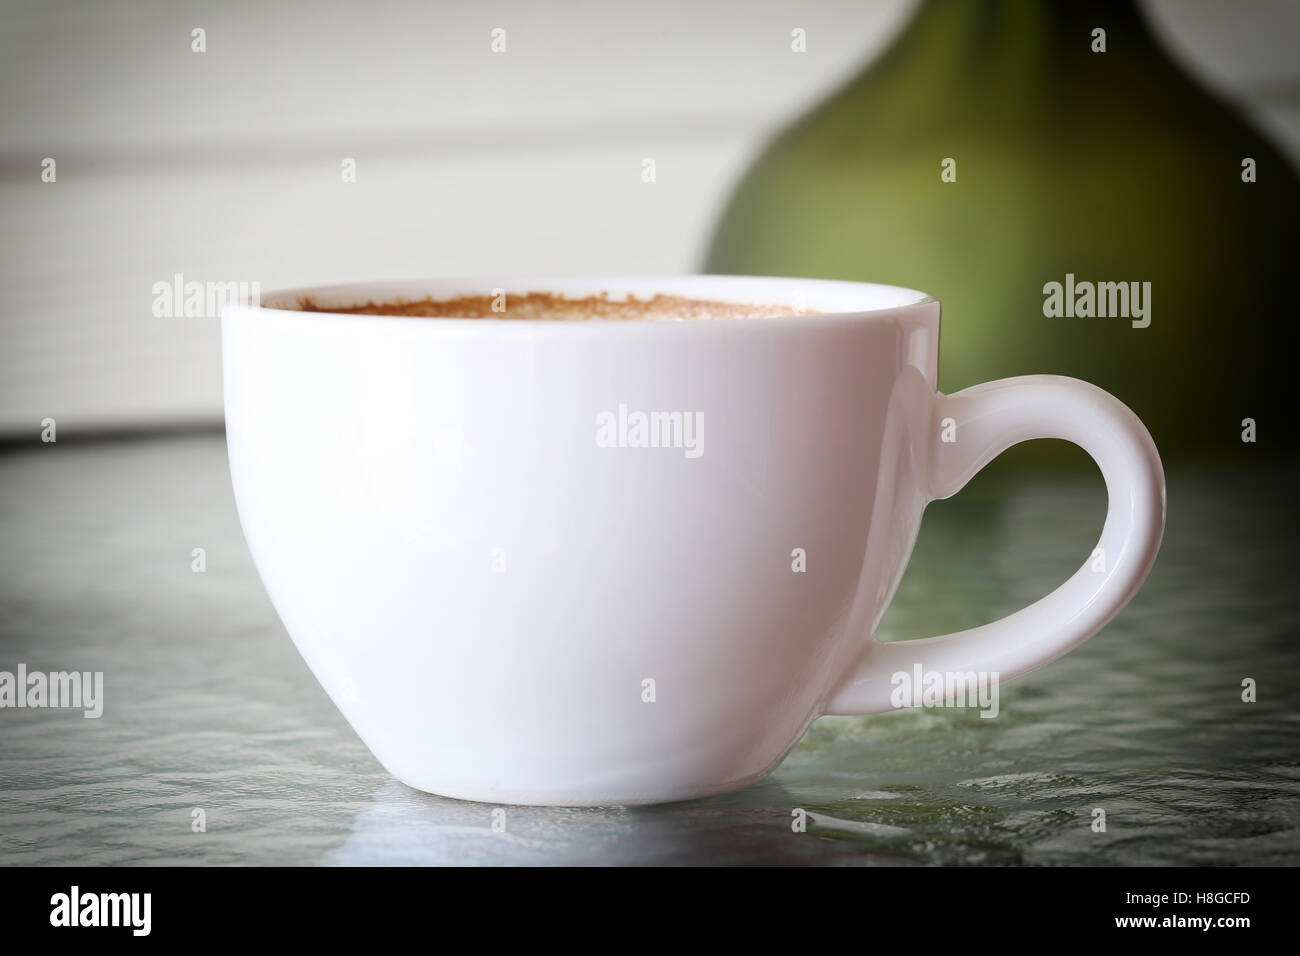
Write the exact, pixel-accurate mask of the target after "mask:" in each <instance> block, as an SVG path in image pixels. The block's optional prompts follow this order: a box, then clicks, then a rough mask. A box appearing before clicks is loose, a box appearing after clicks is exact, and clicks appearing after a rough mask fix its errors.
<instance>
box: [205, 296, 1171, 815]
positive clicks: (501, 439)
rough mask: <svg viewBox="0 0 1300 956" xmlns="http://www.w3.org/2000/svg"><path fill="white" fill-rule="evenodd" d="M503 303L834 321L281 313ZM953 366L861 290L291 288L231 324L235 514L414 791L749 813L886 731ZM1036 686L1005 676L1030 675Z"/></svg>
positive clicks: (300, 639) (274, 590) (910, 324)
mask: <svg viewBox="0 0 1300 956" xmlns="http://www.w3.org/2000/svg"><path fill="white" fill-rule="evenodd" d="M498 288H504V289H505V290H507V293H506V294H507V303H508V298H509V294H510V290H518V291H519V292H525V291H533V290H542V291H550V292H559V293H564V294H568V295H581V294H585V293H589V292H597V291H610V292H612V293H613V294H615V295H622V294H628V293H630V294H635V295H638V296H642V297H644V296H648V295H649V294H653V293H655V292H663V293H669V294H675V295H683V296H691V297H697V298H705V299H716V300H729V301H738V302H751V303H762V304H767V303H785V302H797V303H799V304H801V305H803V306H805V307H807V308H809V309H813V310H818V311H820V312H826V313H833V314H825V315H809V314H804V315H794V316H788V317H782V318H762V319H736V320H732V319H720V320H689V321H621V322H620V321H604V322H600V321H554V320H551V321H527V320H512V319H422V318H392V317H374V316H349V315H336V314H318V313H303V312H297V311H292V310H290V309H287V308H276V306H277V305H288V304H291V303H292V302H294V301H295V300H296V297H297V296H298V295H301V294H306V293H310V294H311V295H312V296H313V297H314V298H315V300H316V302H317V304H318V305H319V306H322V307H329V306H330V305H338V306H342V305H351V304H355V303H358V302H364V301H367V300H370V299H373V300H375V301H382V300H386V299H389V300H391V299H393V298H399V297H401V298H422V297H423V296H425V295H427V294H432V295H433V296H435V297H438V298H445V297H452V296H455V295H460V294H466V293H490V292H491V291H492V290H493V289H498ZM938 341H939V304H938V302H936V301H935V300H933V299H931V298H929V297H927V296H925V295H923V294H921V293H917V292H912V291H909V290H903V289H896V288H892V287H886V286H873V285H865V284H859V283H840V282H823V281H813V280H787V279H761V278H731V277H708V276H698V277H678V278H655V279H628V280H615V279H593V280H553V279H485V280H479V281H469V280H464V281H461V280H428V281H422V282H412V283H387V284H371V285H365V286H340V287H330V288H323V289H314V290H295V291H292V292H289V293H283V294H280V295H279V296H272V297H269V298H265V299H264V302H263V306H262V307H259V308H243V307H232V308H230V309H228V310H227V312H226V314H225V315H224V317H223V351H224V385H225V405H226V428H227V438H228V444H229V454H230V466H231V474H232V479H233V484H234V490H235V496H236V501H237V504H238V509H239V515H240V520H241V522H242V524H243V528H244V532H245V536H246V538H247V541H248V545H249V548H250V550H251V553H252V556H253V559H254V562H255V564H256V566H257V569H258V572H259V574H260V575H261V578H262V580H263V582H264V584H265V586H266V589H267V591H268V593H269V595H270V597H271V600H272V602H273V604H274V606H275V608H276V610H277V612H278V613H279V615H280V617H281V618H282V620H283V622H284V625H285V627H286V629H287V630H288V632H289V634H290V636H291V637H292V639H293V640H294V642H295V644H296V645H297V647H298V649H299V650H300V651H301V653H302V655H303V657H304V658H305V659H306V661H307V663H308V665H309V666H310V668H311V670H312V671H313V673H314V674H315V675H316V677H317V678H318V679H319V681H320V682H321V684H322V685H323V687H324V688H325V690H326V691H327V693H328V694H329V695H330V697H331V698H332V699H333V700H334V702H335V703H336V704H337V706H338V707H339V709H340V710H341V711H342V713H343V714H344V715H345V716H346V718H347V720H348V721H349V722H350V723H351V725H352V727H353V728H354V729H355V730H356V732H357V734H358V735H359V736H360V737H361V739H362V740H363V741H364V742H365V744H366V745H367V746H368V747H369V748H370V749H371V751H372V752H373V753H374V754H375V756H376V757H377V758H378V760H379V761H380V762H381V763H382V764H383V765H384V767H385V768H387V769H388V770H389V771H390V772H391V773H392V774H393V775H395V776H396V777H398V778H399V779H400V780H402V781H404V782H405V783H407V784H409V785H411V786H413V787H417V788H419V789H421V790H426V791H431V792H435V793H439V794H444V795H447V796H452V797H461V798H467V799H474V800H482V801H490V802H495V803H524V804H567V805H590V804H633V803H649V802H661V801H669V800H680V799H687V798H692V797H700V796H706V795H709V794H713V793H719V792H723V791H727V790H731V789H735V788H738V787H741V786H744V785H746V784H748V783H751V782H753V781H756V780H758V779H760V778H762V777H763V776H765V775H766V774H768V773H769V772H770V771H771V770H772V769H773V768H774V767H775V766H776V765H777V764H778V763H779V762H780V761H781V759H782V758H783V757H784V756H785V754H786V753H787V752H788V751H789V750H790V748H791V747H792V746H793V745H794V744H795V743H796V742H797V741H798V739H799V737H800V735H801V734H802V733H803V731H804V730H805V729H806V728H807V726H808V725H809V723H810V722H811V721H813V720H814V719H815V718H816V717H818V716H819V715H821V714H823V713H828V712H846V711H848V712H865V711H870V710H879V709H882V707H881V706H880V703H881V701H880V687H881V685H880V680H881V679H882V678H881V672H880V669H879V667H876V666H875V665H872V664H871V659H872V657H873V654H874V653H875V650H876V649H880V648H888V647H892V646H893V645H879V644H875V642H874V641H873V639H872V634H873V631H874V628H875V626H876V623H877V622H878V621H879V619H880V617H881V615H882V614H883V613H884V610H885V608H886V607H887V605H888V603H889V600H890V598H891V596H892V595H893V593H894V590H895V588H896V586H897V584H898V581H899V578H900V577H901V575H902V573H903V570H904V566H905V564H906V561H907V557H908V555H909V553H910V550H911V548H912V545H913V542H914V540H915V537H916V532H917V528H918V524H919V522H920V519H921V515H922V511H923V510H924V507H925V505H926V503H927V502H928V501H930V500H931V499H932V498H934V497H937V496H940V495H942V494H945V493H951V491H952V490H955V487H959V486H960V483H961V482H962V481H964V480H965V478H964V477H962V476H961V475H959V474H958V472H959V471H960V470H961V468H962V467H964V464H963V463H962V462H956V461H951V462H947V463H946V464H945V460H944V454H945V450H944V449H943V448H942V446H941V444H939V443H938V438H937V432H936V427H937V426H938V424H939V421H940V412H942V411H944V410H945V409H944V408H941V407H940V405H941V403H942V402H943V401H944V400H945V399H946V397H945V396H941V395H940V394H939V393H938V392H937V388H936V386H937V383H936V369H937V364H938ZM1112 401H1113V400H1112ZM638 416H645V417H644V418H640V417H638ZM980 417H982V416H980ZM643 423H644V424H646V426H647V427H648V429H649V430H648V432H647V430H646V429H645V428H642V427H641V425H642V424H643ZM972 427H975V428H976V429H978V425H973V426H972ZM1138 428H1139V429H1140V425H1139V426H1138ZM1143 434H1145V433H1144V432H1143ZM1026 437H1032V436H1026ZM1065 437H1070V436H1065ZM997 441H1001V439H1000V438H997V439H996V440H995V439H992V438H989V437H988V436H985V444H989V443H990V442H992V443H994V444H996V443H997ZM1148 442H1149V439H1148ZM1005 443H1009V442H1005ZM655 445H658V446H659V447H655ZM993 453H996V451H994V452H993ZM1151 453H1152V455H1154V449H1152V450H1151ZM988 457H991V455H989V456H988ZM1099 460H1100V459H1099ZM972 461H973V459H972ZM1156 461H1157V469H1158V459H1157V460H1156ZM966 464H970V463H966ZM980 464H982V462H975V463H974V464H973V465H972V466H971V467H970V469H969V470H970V471H972V472H973V470H975V468H977V467H978V466H979V465H980ZM967 477H968V476H967ZM946 485H952V486H954V487H952V488H946V487H945V486H946ZM1114 493H1115V492H1114V490H1113V489H1112V496H1113V495H1114ZM1160 493H1161V501H1160V509H1161V517H1162V516H1163V497H1162V496H1163V486H1161V492H1160ZM1146 505H1151V506H1154V502H1153V501H1152V502H1146V503H1145V504H1144V506H1146ZM1120 530H1121V531H1123V530H1124V529H1120ZM1158 538H1159V533H1158V530H1157V531H1156V532H1155V540H1156V541H1157V542H1158ZM1083 544H1084V543H1083V542H1081V543H1080V545H1081V546H1082V545H1083ZM1139 544H1141V542H1139ZM1148 545H1150V547H1148V550H1150V556H1152V557H1153V556H1154V546H1153V545H1151V544H1150V542H1148ZM1138 550H1141V549H1140V548H1139V549H1138ZM1130 554H1131V555H1132V554H1133V552H1130ZM1139 557H1140V555H1139ZM1144 560H1145V564H1146V566H1147V567H1149V563H1150V561H1149V558H1146V559H1144ZM1141 575H1145V567H1144V568H1142V569H1141ZM1076 577H1077V576H1076ZM1138 580H1139V581H1140V575H1139V577H1138ZM1130 583H1131V582H1130ZM1090 585H1097V586H1098V587H1100V584H1099V583H1098V582H1090ZM1135 588H1136V584H1131V588H1130V590H1129V594H1125V595H1120V596H1117V597H1116V598H1115V600H1114V601H1113V602H1112V603H1115V604H1116V607H1115V610H1117V609H1118V606H1119V605H1121V604H1122V603H1123V601H1124V600H1127V597H1128V596H1130V595H1131V590H1132V589H1135ZM1121 590H1123V589H1122V588H1121ZM1076 597H1077V599H1078V600H1082V599H1083V596H1082V595H1078V596H1076ZM1111 613H1113V611H1112V612H1111ZM1101 623H1104V621H1101V622H1100V623H1097V624H1096V626H1097V627H1100V626H1101ZM1094 629H1095V628H1094ZM1089 633H1090V632H1089ZM1083 636H1084V637H1086V636H1087V635H1086V634H1085V635H1083ZM1081 639H1082V638H1077V639H1076V640H1075V641H1074V642H1075V643H1077V640H1081ZM942 640H944V639H939V641H942ZM972 640H974V639H972ZM907 643H908V644H917V645H920V644H924V643H926V642H907ZM976 643H977V641H976ZM1022 643H1023V642H1022ZM1068 643H1069V641H1068V640H1065V639H1062V640H1059V641H1058V642H1057V644H1056V645H1055V646H1054V647H1053V648H1050V649H1048V648H1044V649H1043V650H1042V651H1041V652H1040V653H1039V655H1038V657H1040V658H1042V659H1048V658H1050V656H1055V654H1056V653H1061V652H1063V650H1064V649H1068V647H1066V646H1065V645H1066V644H1068ZM1004 644H1005V641H1004V642H1003V643H1002V644H999V646H1004ZM971 646H973V645H971V644H962V651H963V653H965V652H966V651H967V650H968V649H969V647H971ZM938 650H939V648H935V651H936V653H937V652H938ZM1049 651H1050V653H1049ZM1031 658H1032V655H1030V656H1029V657H1026V656H1025V655H1024V654H1023V653H1022V654H1021V655H1020V657H1019V658H1018V659H1017V660H1016V661H1007V662H1004V663H1006V664H1007V665H1008V666H1009V667H1010V669H1011V670H1012V671H1015V670H1016V669H1017V667H1019V669H1020V670H1024V669H1028V668H1029V667H1031V666H1037V664H1038V663H1041V662H1042V660H1035V659H1031ZM954 660H955V658H954ZM936 661H937V659H936ZM939 663H942V662H939ZM1022 665H1023V666H1022ZM1007 676H1012V675H1010V674H1008V675H1007Z"/></svg>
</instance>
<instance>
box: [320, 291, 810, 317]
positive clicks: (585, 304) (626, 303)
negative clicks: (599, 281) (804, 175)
mask: <svg viewBox="0 0 1300 956" xmlns="http://www.w3.org/2000/svg"><path fill="white" fill-rule="evenodd" d="M499 303H500V299H499V298H498V297H496V296H491V295H462V296H456V297H454V298H450V299H435V298H433V297H432V296H427V297H425V298H423V299H416V300H413V301H412V300H404V299H395V300H392V301H389V302H382V303H376V302H374V301H373V300H371V301H368V302H366V303H365V304H364V305H350V306H321V305H318V304H317V303H316V302H315V300H314V299H312V298H309V297H308V298H301V299H299V300H298V308H299V309H300V310H302V311H304V312H337V313H343V314H345V315H394V316H412V317H415V318H448V319H453V318H454V319H553V320H568V321H575V320H577V321H581V320H588V321H591V320H597V321H603V320H610V319H613V320H632V319H641V320H666V319H757V318H770V317H773V316H780V315H805V314H813V312H814V310H812V309H806V308H802V307H798V306H792V305H751V304H748V303H740V302H718V301H715V300H710V299H692V298H687V297H684V296H676V295H662V294H658V293H656V294H655V295H652V296H651V297H649V298H647V299H638V298H636V297H635V296H628V297H626V298H622V299H616V298H610V296H609V293H606V292H602V293H599V294H597V295H589V296H581V297H576V298H569V297H566V296H563V295H557V294H555V293H552V292H527V293H521V294H514V295H511V294H507V295H506V296H505V310H504V311H501V310H500V304H499ZM494 304H497V309H495V310H494V309H493V305H494Z"/></svg>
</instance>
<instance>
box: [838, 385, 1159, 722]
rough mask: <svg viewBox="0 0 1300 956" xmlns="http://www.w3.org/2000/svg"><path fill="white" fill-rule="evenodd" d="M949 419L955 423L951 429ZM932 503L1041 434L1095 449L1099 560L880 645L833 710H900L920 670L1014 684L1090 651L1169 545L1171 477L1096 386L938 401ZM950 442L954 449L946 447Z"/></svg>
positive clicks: (983, 390) (1137, 429)
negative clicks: (968, 616) (899, 693)
mask: <svg viewBox="0 0 1300 956" xmlns="http://www.w3.org/2000/svg"><path fill="white" fill-rule="evenodd" d="M946 419H951V420H952V421H951V422H947V421H945V420H946ZM931 424H932V429H931V438H930V454H929V455H928V456H927V457H922V456H918V459H919V460H921V461H926V460H928V461H929V467H928V468H925V467H923V469H922V478H923V480H924V477H925V475H927V474H928V476H929V487H928V489H926V491H927V494H928V497H929V500H931V501H933V500H935V499H937V498H948V497H951V496H952V495H954V494H956V493H957V492H958V491H960V490H961V488H962V487H963V486H964V485H965V484H966V482H968V481H970V479H971V478H972V477H973V476H974V475H975V473H976V472H978V471H979V470H980V469H981V468H983V467H984V466H985V465H987V464H988V463H989V462H990V461H992V460H993V459H994V458H995V457H997V456H998V455H1000V454H1001V453H1002V452H1003V451H1005V450H1006V449H1008V448H1010V447H1011V446H1012V445H1015V444H1017V443H1019V442H1022V441H1027V440H1029V439H1031V438H1063V439H1065V440H1066V441H1071V442H1074V443H1075V444H1076V445H1078V446H1080V447H1081V448H1083V450H1084V451H1086V452H1088V454H1090V455H1091V456H1092V457H1093V459H1094V460H1095V461H1096V462H1097V464H1098V466H1099V467H1100V468H1101V473H1102V477H1103V478H1105V480H1106V492H1107V495H1108V498H1109V503H1108V506H1107V511H1106V523H1105V525H1104V526H1103V527H1102V532H1101V540H1100V541H1099V542H1098V544H1097V547H1098V549H1100V550H1099V551H1094V552H1093V554H1092V557H1091V558H1090V559H1089V560H1088V561H1087V562H1085V563H1084V565H1083V567H1082V568H1080V569H1079V570H1078V571H1076V572H1075V573H1074V576H1073V577H1071V578H1070V579H1069V580H1067V581H1066V582H1065V583H1064V584H1062V585H1061V586H1060V587H1058V588H1057V589H1056V590H1055V591H1053V592H1052V593H1051V594H1049V595H1047V596H1046V597H1044V598H1042V599H1040V600H1038V601H1036V602H1035V603H1033V604H1031V605H1029V606H1028V607H1026V608H1024V609H1022V610H1020V611H1017V612H1016V613H1014V614H1012V615H1010V616H1008V617H1004V618H1002V619H1001V620H999V621H994V622H993V623H991V624H985V625H982V626H980V627H973V628H971V629H970V630H966V631H957V632H955V633H953V634H945V635H943V636H942V637H931V638H925V639H922V640H910V641H893V642H889V643H882V642H879V641H872V643H871V646H870V647H869V648H868V649H867V651H866V652H864V654H863V655H862V656H861V657H860V658H859V659H858V661H857V663H856V665H855V669H854V670H853V672H852V673H850V675H849V676H848V677H846V678H845V679H844V680H843V681H842V682H841V683H840V684H839V685H838V686H837V687H836V688H835V689H834V690H833V692H832V693H831V694H830V695H829V697H828V699H827V701H826V703H825V705H824V706H823V708H822V712H823V713H824V714H830V715H835V714H838V715H845V714H870V713H877V712H879V711H885V710H891V709H893V705H892V704H891V702H890V694H891V691H893V690H894V686H895V685H894V684H893V683H892V681H891V678H892V677H893V675H894V674H896V673H898V672H900V671H906V672H907V673H909V674H912V673H914V671H915V668H916V666H917V665H918V664H919V665H920V666H921V670H922V672H923V673H931V672H938V673H941V674H945V673H968V672H971V671H985V672H996V673H997V674H998V675H999V677H998V679H999V680H1010V679H1011V678H1013V677H1017V676H1019V675H1020V674H1024V673H1027V672H1028V671H1031V670H1033V669H1034V668H1036V667H1040V666H1041V665H1043V664H1046V663H1047V662H1048V661H1051V660H1054V659H1056V658H1057V657H1060V656H1061V655H1062V654H1064V653H1066V652H1067V651H1069V650H1071V649H1073V648H1074V647H1077V646H1078V645H1079V644H1082V643H1083V642H1084V641H1086V640H1087V639H1088V638H1089V637H1091V636H1092V635H1093V634H1095V633H1097V631H1099V630H1101V628H1102V627H1104V626H1105V625H1106V623H1107V622H1108V621H1109V620H1110V619H1111V618H1112V617H1114V616H1115V615H1116V614H1117V613H1119V611H1120V609H1121V608H1123V607H1124V605H1125V604H1127V603H1128V602H1129V600H1130V599H1131V598H1132V597H1133V595H1134V594H1136V593H1137V589H1138V588H1139V587H1140V586H1141V584H1142V581H1143V580H1144V579H1145V578H1146V576H1147V572H1148V571H1150V570H1151V565H1152V563H1153V562H1154V561H1155V557H1156V552H1157V551H1158V550H1159V549H1160V538H1161V535H1162V534H1163V533H1164V526H1165V480H1164V472H1163V470H1162V468H1161V466H1160V455H1159V454H1158V453H1157V451H1156V446H1155V443H1154V442H1153V441H1152V440H1151V435H1150V434H1149V433H1148V432H1147V430H1146V428H1145V427H1144V426H1143V424H1142V422H1140V421H1139V420H1138V417H1137V416H1136V415H1134V414H1133V412H1132V411H1130V410H1129V409H1128V407H1127V406H1125V405H1124V404H1123V403H1121V402H1120V401H1119V400H1118V399H1116V398H1114V397H1113V396H1111V395H1110V394H1108V393H1107V392H1104V391H1102V390H1101V389H1099V388H1097V387H1096V386H1095V385H1089V384H1088V383H1087V382H1081V381H1079V380H1078V379H1073V378H1064V377H1061V376H1057V375H1026V376H1022V377H1019V378H1007V379H1002V380H1000V381H996V382H988V383H986V384H984V385H976V386H974V387H973V388H968V389H965V390H964V391H960V392H957V393H956V394H953V395H943V394H940V395H939V396H938V398H937V400H936V402H935V411H934V419H933V421H932V423H931ZM945 435H946V437H948V439H949V440H948V441H945V440H943V439H944V437H945Z"/></svg>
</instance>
